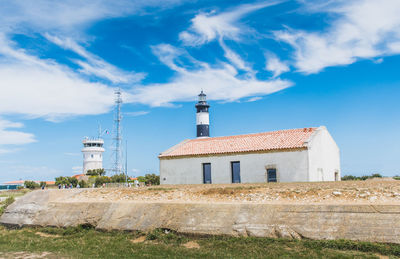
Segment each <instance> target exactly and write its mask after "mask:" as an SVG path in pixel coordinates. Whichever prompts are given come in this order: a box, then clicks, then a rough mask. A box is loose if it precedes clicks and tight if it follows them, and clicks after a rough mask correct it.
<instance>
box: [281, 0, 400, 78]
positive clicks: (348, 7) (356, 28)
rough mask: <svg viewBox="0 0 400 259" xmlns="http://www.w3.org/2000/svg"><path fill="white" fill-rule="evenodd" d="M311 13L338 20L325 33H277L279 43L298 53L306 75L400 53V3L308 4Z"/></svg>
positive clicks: (299, 65)
mask: <svg viewBox="0 0 400 259" xmlns="http://www.w3.org/2000/svg"><path fill="white" fill-rule="evenodd" d="M305 4H306V6H307V10H308V11H313V12H327V13H333V14H335V15H336V16H337V17H338V18H337V19H336V20H335V21H334V22H333V23H332V24H331V26H330V27H329V28H327V29H326V30H325V31H323V32H306V31H303V30H294V29H287V30H285V31H277V32H275V36H276V39H277V40H280V41H284V42H287V43H288V44H290V45H291V46H292V47H293V48H294V50H295V54H294V65H295V67H296V68H297V69H298V70H299V71H300V72H303V73H306V74H310V73H317V72H319V71H321V70H322V69H324V68H325V67H329V66H340V65H348V64H352V63H354V62H356V61H357V60H360V59H370V58H375V57H379V56H386V55H394V54H399V53H400V48H399V47H400V15H399V13H400V1H397V0H381V1H375V0H356V1H335V2H332V1H330V2H329V3H328V4H323V5H321V3H320V2H317V5H318V8H315V6H314V5H315V3H313V2H308V1H306V2H305Z"/></svg>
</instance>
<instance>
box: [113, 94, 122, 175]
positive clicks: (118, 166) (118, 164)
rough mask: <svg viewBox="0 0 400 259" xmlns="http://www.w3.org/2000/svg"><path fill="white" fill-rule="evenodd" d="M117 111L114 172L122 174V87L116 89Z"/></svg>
mask: <svg viewBox="0 0 400 259" xmlns="http://www.w3.org/2000/svg"><path fill="white" fill-rule="evenodd" d="M114 94H115V111H114V129H113V152H114V154H113V160H114V162H113V166H112V169H111V170H112V171H113V173H114V174H121V173H122V172H123V170H122V128H121V121H122V115H121V105H122V98H121V89H118V90H115V92H114Z"/></svg>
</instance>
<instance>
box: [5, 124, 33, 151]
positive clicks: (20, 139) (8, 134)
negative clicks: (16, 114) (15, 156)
mask: <svg viewBox="0 0 400 259" xmlns="http://www.w3.org/2000/svg"><path fill="white" fill-rule="evenodd" d="M23 126H24V125H23V124H22V123H19V122H11V121H8V120H4V119H1V118H0V155H1V154H6V153H14V152H17V151H19V150H20V148H16V147H15V145H23V144H29V143H33V142H36V139H35V136H34V135H33V134H31V133H26V132H22V131H19V130H15V129H20V128H22V127H23ZM11 129H13V130H11Z"/></svg>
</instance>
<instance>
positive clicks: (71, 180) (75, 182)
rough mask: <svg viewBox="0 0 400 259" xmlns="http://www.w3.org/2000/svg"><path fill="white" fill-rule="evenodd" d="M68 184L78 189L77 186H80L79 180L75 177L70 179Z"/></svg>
mask: <svg viewBox="0 0 400 259" xmlns="http://www.w3.org/2000/svg"><path fill="white" fill-rule="evenodd" d="M68 183H69V184H72V186H74V187H76V185H77V184H78V179H76V178H75V177H68Z"/></svg>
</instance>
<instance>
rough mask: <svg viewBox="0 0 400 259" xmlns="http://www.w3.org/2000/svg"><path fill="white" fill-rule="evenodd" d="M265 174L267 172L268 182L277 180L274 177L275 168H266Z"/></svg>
mask: <svg viewBox="0 0 400 259" xmlns="http://www.w3.org/2000/svg"><path fill="white" fill-rule="evenodd" d="M267 174H268V182H269V183H270V182H277V179H276V169H275V168H274V169H267Z"/></svg>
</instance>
